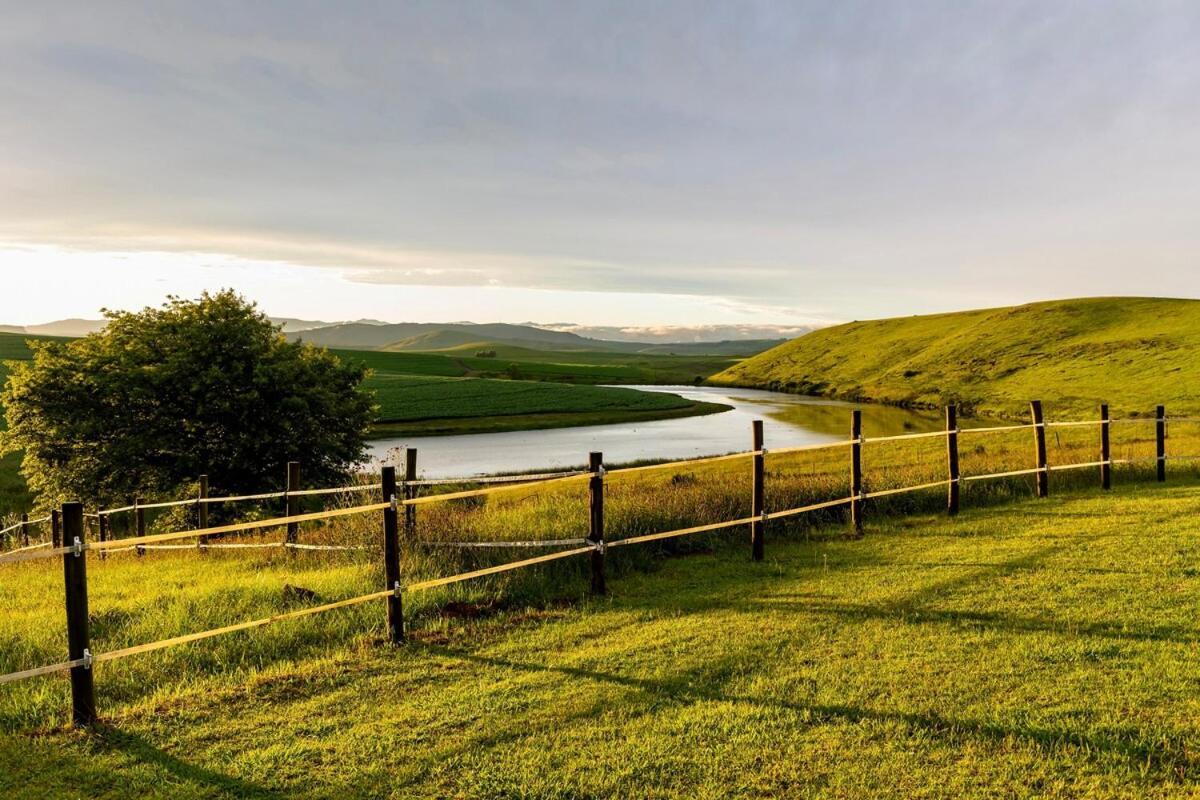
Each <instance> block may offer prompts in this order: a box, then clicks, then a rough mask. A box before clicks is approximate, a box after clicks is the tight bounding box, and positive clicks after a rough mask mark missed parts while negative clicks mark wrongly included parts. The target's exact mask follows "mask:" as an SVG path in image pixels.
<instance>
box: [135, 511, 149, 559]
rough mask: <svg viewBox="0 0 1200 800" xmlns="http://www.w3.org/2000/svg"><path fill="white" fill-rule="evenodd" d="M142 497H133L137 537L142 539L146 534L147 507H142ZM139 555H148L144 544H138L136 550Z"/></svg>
mask: <svg viewBox="0 0 1200 800" xmlns="http://www.w3.org/2000/svg"><path fill="white" fill-rule="evenodd" d="M142 502H143V501H142V498H140V497H135V498H133V524H134V525H135V526H136V530H137V534H136V535H137V537H138V538H139V539H140V538H142V537H143V536H145V535H146V509H144V508H142ZM135 552H136V553H137V554H138V555H139V556H144V555H146V548H145V546H144V545H140V544H139V545H138V546H137V549H136V551H135Z"/></svg>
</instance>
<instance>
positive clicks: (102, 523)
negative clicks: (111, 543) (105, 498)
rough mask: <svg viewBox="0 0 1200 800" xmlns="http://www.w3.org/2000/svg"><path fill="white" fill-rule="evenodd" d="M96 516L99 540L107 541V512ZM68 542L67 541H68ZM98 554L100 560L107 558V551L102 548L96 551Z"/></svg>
mask: <svg viewBox="0 0 1200 800" xmlns="http://www.w3.org/2000/svg"><path fill="white" fill-rule="evenodd" d="M98 517H99V518H98V520H97V523H98V525H99V528H100V541H102V542H107V541H108V525H109V522H108V514H99V515H98ZM68 544H69V542H68ZM98 555H99V556H100V560H101V561H103V560H104V559H106V558H108V553H106V552H105V551H103V550H101V551H100V552H99V553H98Z"/></svg>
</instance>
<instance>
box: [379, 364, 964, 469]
mask: <svg viewBox="0 0 1200 800" xmlns="http://www.w3.org/2000/svg"><path fill="white" fill-rule="evenodd" d="M630 388H634V389H641V390H644V391H660V392H672V393H674V394H678V395H681V396H683V397H686V398H688V399H690V400H705V401H708V402H712V403H724V404H725V405H728V406H731V407H732V410H730V411H726V412H723V413H720V414H710V415H707V416H701V417H686V418H683V419H664V420H658V421H654V422H630V423H619V424H615V425H594V426H587V427H581V428H552V429H549V430H538V431H512V432H507V433H479V434H465V435H462V436H410V437H405V438H402V439H381V440H377V441H374V442H371V450H372V453H371V454H372V456H373V457H374V458H375V459H377V460H381V461H385V462H390V463H397V464H399V463H402V460H401V459H400V458H398V455H399V453H398V449H399V448H403V447H415V448H417V451H418V458H417V461H418V465H419V471H420V474H421V476H422V477H425V478H448V477H459V476H467V475H484V474H489V473H495V472H518V471H522V470H531V469H564V468H572V467H580V466H582V465H583V464H585V463H586V462H587V454H588V453H589V452H591V451H599V452H602V453H603V454H604V460H605V462H606V463H609V464H621V463H627V462H631V461H639V460H643V459H680V458H694V457H698V456H711V455H723V454H725V453H731V452H735V451H738V450H749V449H750V422H751V420H755V419H761V420H763V438H764V439H765V441H766V446H767V448H768V449H770V448H772V447H796V446H798V445H806V444H822V443H825V442H832V441H835V440H838V439H843V438H846V437H848V436H849V435H850V411H851V409H853V408H855V407H856V406H855V405H854V404H852V403H843V402H840V401H837V400H825V399H823V398H819V397H805V396H802V395H794V394H784V393H781V392H767V391H761V390H757V389H726V388H718V387H708V386H702V387H696V386H633V387H630ZM860 407H861V408H862V410H863V432H864V434H865V435H866V436H868V437H870V436H890V435H894V434H900V433H914V432H923V431H933V430H938V429H939V428H940V427H941V426H942V425H943V419H942V417H941V415H940V414H937V413H935V412H925V411H910V410H907V409H901V408H893V407H890V406H878V405H864V406H860Z"/></svg>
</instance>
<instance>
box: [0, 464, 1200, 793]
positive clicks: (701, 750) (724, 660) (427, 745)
mask: <svg viewBox="0 0 1200 800" xmlns="http://www.w3.org/2000/svg"><path fill="white" fill-rule="evenodd" d="M1198 514H1200V485H1198V484H1197V483H1195V482H1194V481H1187V482H1185V483H1183V484H1182V485H1172V486H1167V487H1158V486H1155V485H1146V484H1141V485H1136V486H1134V485H1119V486H1118V488H1117V489H1116V490H1115V491H1114V492H1113V493H1112V494H1111V495H1103V494H1101V493H1100V492H1099V491H1096V490H1091V491H1084V492H1083V493H1082V494H1076V495H1075V496H1072V497H1065V496H1061V497H1060V496H1054V497H1051V499H1050V500H1048V501H1033V500H1026V501H1021V502H1015V503H1008V504H1003V505H992V506H982V507H975V508H968V509H967V510H966V511H965V512H964V513H963V514H962V515H960V516H959V517H958V518H956V519H953V520H951V519H947V518H945V517H944V516H942V515H934V514H925V515H916V516H912V517H908V518H900V519H886V518H878V517H876V518H872V519H871V521H870V522H869V524H868V529H867V536H866V538H865V539H864V540H861V541H848V540H846V539H844V538H843V536H842V533H843V530H844V529H843V528H840V527H839V528H833V529H825V528H817V529H807V530H805V531H804V533H803V535H796V534H794V533H792V532H789V531H786V530H783V529H776V528H773V529H772V532H771V534H770V535H769V537H768V547H767V560H766V561H765V562H763V563H761V564H753V563H751V562H750V561H749V559H748V557H747V552H746V547H745V545H744V544H743V543H741V542H740V539H739V541H737V543H722V542H723V541H724V540H723V539H721V538H719V537H714V538H712V539H710V540H708V541H704V542H698V543H697V544H696V545H695V546H694V547H693V548H692V549H691V550H690V551H689V552H690V556H689V557H686V558H684V557H677V558H670V559H665V560H658V561H656V562H655V564H656V568H654V569H652V570H650V571H641V570H637V571H631V570H630V569H628V566H629V565H628V564H627V563H626V564H624V565H623V561H625V560H626V559H635V560H636V559H637V558H638V556H637V555H636V554H634V553H632V552H629V551H613V552H612V553H611V554H610V561H611V562H612V564H613V569H614V571H615V573H616V575H615V577H614V578H613V579H612V580H611V589H612V596H611V597H610V598H604V599H589V598H586V597H584V596H583V595H582V594H581V588H580V587H582V586H583V585H584V580H583V574H582V572H581V571H580V570H578V569H577V568H574V567H572V566H570V565H564V566H563V567H562V568H561V569H560V570H559V574H558V575H557V576H556V577H557V579H558V580H557V583H556V584H555V585H556V586H557V589H556V590H555V592H553V593H547V594H544V595H542V596H534V595H525V596H524V598H523V599H520V600H514V601H509V602H507V603H477V604H457V605H449V606H442V607H441V608H440V609H439V608H438V607H437V606H435V605H425V606H418V607H416V608H414V609H413V615H414V616H413V620H414V621H413V625H412V628H411V629H410V640H411V641H410V643H409V644H408V645H406V646H404V647H402V648H400V649H396V650H394V649H391V648H389V647H386V646H384V645H383V644H382V643H381V637H382V632H383V631H382V615H383V610H382V608H381V607H379V608H376V607H374V606H372V607H363V608H360V609H356V610H349V611H347V612H346V613H340V612H339V613H337V614H328V615H323V616H321V617H316V618H308V619H307V620H304V621H298V622H292V623H285V624H281V625H278V626H274V627H272V628H268V629H263V630H259V631H255V632H251V633H248V634H234V635H231V636H228V637H223V638H221V639H216V640H210V641H208V642H203V643H199V644H195V645H190V646H188V647H185V648H180V649H178V650H171V651H164V652H162V653H159V654H156V655H150V656H141V657H136V658H131V659H128V660H126V661H121V662H115V663H111V664H104V665H100V666H98V667H97V675H96V678H97V685H98V689H99V695H100V703H101V705H102V708H103V710H104V716H105V722H104V725H103V726H101V727H100V728H98V729H97V730H95V731H94V732H92V733H86V734H81V733H73V732H68V731H65V730H63V729H62V728H60V727H59V725H60V724H61V722H62V719H63V717H62V713H63V708H64V705H63V704H64V700H65V693H64V688H63V681H62V680H61V679H48V680H47V679H41V680H39V681H35V682H30V683H26V684H20V685H18V686H16V687H13V686H6V687H0V709H2V712H0V713H2V714H3V716H2V719H3V726H4V728H6V729H7V733H4V734H2V735H0V794H3V796H5V797H12V798H44V797H92V796H97V797H101V796H102V797H113V798H120V797H196V798H213V797H305V798H308V797H312V798H335V797H336V798H351V797H447V796H450V797H481V798H510V797H523V798H568V797H630V796H637V797H655V798H670V797H680V798H684V797H686V798H696V797H699V798H708V797H729V796H736V797H779V796H788V797H828V796H838V797H863V796H872V797H905V798H908V797H996V796H1005V797H1080V796H1089V797H1188V796H1194V795H1195V793H1196V791H1197V789H1198V788H1200V787H1198V782H1200V757H1198V756H1197V753H1196V750H1195V746H1194V743H1195V742H1196V741H1197V737H1198V736H1200V722H1197V720H1200V715H1198V714H1197V705H1198V701H1197V692H1196V689H1197V684H1196V677H1195V676H1196V674H1197V667H1198V666H1200V657H1198V656H1197V651H1196V644H1197V641H1200V626H1198V625H1197V623H1196V619H1195V609H1196V607H1197V604H1198V603H1200V564H1198V559H1200V541H1198V540H1197V532H1198V529H1197V526H1196V525H1195V522H1194V520H1195V519H1196V518H1197V516H1198ZM42 571H44V572H45V575H44V576H41V575H40V572H39V568H34V567H26V568H23V571H22V572H21V573H17V574H14V573H12V572H11V571H6V572H7V574H6V580H5V581H4V582H3V583H0V593H2V597H0V601H2V602H3V603H4V604H5V607H6V608H12V609H16V614H15V616H16V621H15V622H14V621H12V616H13V615H7V616H6V617H5V620H6V622H5V632H4V639H3V641H4V642H5V647H4V649H3V651H4V652H9V650H10V648H11V647H12V643H13V642H14V641H15V640H14V638H13V637H14V631H15V630H16V629H18V628H24V629H28V628H32V627H35V626H38V625H42V626H43V627H45V625H44V623H41V622H40V621H39V620H40V616H39V614H47V615H49V618H50V619H53V621H54V623H55V626H57V625H58V624H60V623H61V620H59V619H58V616H59V615H61V609H59V608H57V599H58V598H57V594H56V593H55V592H54V591H53V587H54V580H55V578H56V577H57V579H58V580H59V581H61V574H58V575H53V574H51V573H54V572H56V571H55V570H42ZM546 571H547V572H548V571H550V570H546ZM59 572H60V571H59ZM95 573H96V575H95V577H94V579H93V580H94V582H95V584H96V587H97V588H96V589H95V594H94V596H95V598H96V599H95V601H94V603H93V614H94V615H95V616H96V619H97V623H96V624H98V625H99V626H100V627H101V628H102V629H104V630H106V631H109V632H115V631H118V630H121V629H123V628H129V629H130V631H129V634H130V635H132V636H142V637H145V636H150V635H154V634H156V633H162V632H163V630H164V628H165V627H170V626H172V625H177V626H181V627H186V628H188V629H198V628H201V627H207V626H208V625H211V624H217V623H220V622H222V621H226V620H227V619H228V618H229V617H242V616H245V615H248V614H254V613H259V612H260V611H261V610H262V607H263V606H277V604H278V603H279V602H280V601H279V599H278V598H279V595H278V590H279V586H280V584H281V583H282V582H285V581H289V582H293V583H298V584H300V585H304V586H308V587H311V588H314V589H315V590H317V591H318V592H319V593H320V594H321V595H322V597H336V596H340V595H342V594H343V593H348V592H352V591H359V590H360V589H361V588H362V587H364V586H373V585H374V584H375V583H376V582H377V580H376V579H377V577H378V576H375V575H374V574H373V573H372V571H371V570H370V569H369V568H368V567H367V566H365V565H356V564H354V563H353V562H339V561H336V560H335V561H334V562H333V563H329V562H328V561H327V560H325V559H323V558H322V559H308V558H299V559H290V560H289V559H279V560H270V559H265V560H264V559H259V558H257V557H255V558H241V557H238V558H225V557H217V558H207V557H197V556H195V555H192V554H189V555H186V556H164V557H152V558H149V559H147V560H146V561H145V562H143V563H137V562H136V561H134V560H133V559H120V558H116V557H114V558H113V559H110V561H109V562H108V563H107V564H105V565H102V566H101V567H100V568H98V569H96V570H95ZM217 575H220V576H221V577H220V583H221V588H219V589H218V587H217V586H216V585H215V584H214V580H215V579H216V576H217ZM18 576H19V577H20V580H19V581H17V582H14V581H13V578H14V577H18ZM14 583H15V584H16V585H14ZM150 596H157V597H162V598H164V599H163V600H161V601H160V602H156V603H148V602H147V600H148V598H149V597H150ZM42 605H45V606H47V608H46V609H45V610H44V611H41V612H39V611H38V610H37V607H39V606H42ZM189 616H194V617H195V618H194V619H188V617H189ZM110 635H112V634H111V633H110ZM119 638H124V635H122V636H121V637H119ZM101 642H102V643H103V642H104V637H103V636H102V638H101Z"/></svg>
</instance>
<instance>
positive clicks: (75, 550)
mask: <svg viewBox="0 0 1200 800" xmlns="http://www.w3.org/2000/svg"><path fill="white" fill-rule="evenodd" d="M71 553H72V554H73V555H74V556H75V557H76V558H79V557H80V556H82V555H83V542H82V541H81V540H80V538H79V537H78V536H76V537H75V544H73V545H71Z"/></svg>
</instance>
